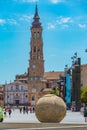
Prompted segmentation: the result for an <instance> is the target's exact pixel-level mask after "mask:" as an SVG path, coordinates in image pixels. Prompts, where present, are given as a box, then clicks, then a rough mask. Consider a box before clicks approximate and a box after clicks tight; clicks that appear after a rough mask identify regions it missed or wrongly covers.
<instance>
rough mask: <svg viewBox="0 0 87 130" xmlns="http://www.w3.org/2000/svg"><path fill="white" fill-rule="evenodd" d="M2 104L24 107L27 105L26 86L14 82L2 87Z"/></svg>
mask: <svg viewBox="0 0 87 130" xmlns="http://www.w3.org/2000/svg"><path fill="white" fill-rule="evenodd" d="M4 96H5V97H4V104H5V105H8V104H10V105H24V104H27V103H28V86H27V84H25V83H23V82H20V81H14V82H12V83H9V84H5V85H4Z"/></svg>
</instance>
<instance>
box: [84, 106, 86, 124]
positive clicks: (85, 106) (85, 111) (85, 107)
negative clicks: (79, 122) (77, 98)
mask: <svg viewBox="0 0 87 130" xmlns="http://www.w3.org/2000/svg"><path fill="white" fill-rule="evenodd" d="M84 117H85V122H87V106H85V107H84Z"/></svg>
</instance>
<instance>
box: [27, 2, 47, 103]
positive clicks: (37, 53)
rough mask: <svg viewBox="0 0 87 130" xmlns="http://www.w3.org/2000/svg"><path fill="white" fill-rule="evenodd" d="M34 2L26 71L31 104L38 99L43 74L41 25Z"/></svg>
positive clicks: (42, 85)
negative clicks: (27, 69) (27, 70)
mask: <svg viewBox="0 0 87 130" xmlns="http://www.w3.org/2000/svg"><path fill="white" fill-rule="evenodd" d="M39 20H40V17H39V15H38V8H37V4H36V9H35V15H34V18H33V22H32V26H31V39H30V60H29V72H28V87H29V94H28V95H29V101H30V102H31V104H32V105H34V104H35V102H36V101H37V99H38V92H40V90H41V89H43V88H44V84H43V82H42V80H43V76H44V59H43V40H42V26H41V23H40V21H39Z"/></svg>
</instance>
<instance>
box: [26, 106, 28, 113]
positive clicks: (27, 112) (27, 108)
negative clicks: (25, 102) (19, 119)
mask: <svg viewBox="0 0 87 130" xmlns="http://www.w3.org/2000/svg"><path fill="white" fill-rule="evenodd" d="M25 111H26V113H27V114H28V106H26V108H25Z"/></svg>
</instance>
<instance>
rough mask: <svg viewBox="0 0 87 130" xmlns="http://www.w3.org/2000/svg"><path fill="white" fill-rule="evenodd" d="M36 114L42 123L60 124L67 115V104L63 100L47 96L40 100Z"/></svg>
mask: <svg viewBox="0 0 87 130" xmlns="http://www.w3.org/2000/svg"><path fill="white" fill-rule="evenodd" d="M35 114H36V117H37V118H38V120H39V121H40V122H47V123H56V122H60V121H61V120H62V119H63V118H64V117H65V115H66V104H65V103H64V101H63V99H62V98H60V97H58V96H56V95H54V94H47V95H44V96H43V97H41V98H40V99H39V100H38V102H37V104H36V107H35Z"/></svg>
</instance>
